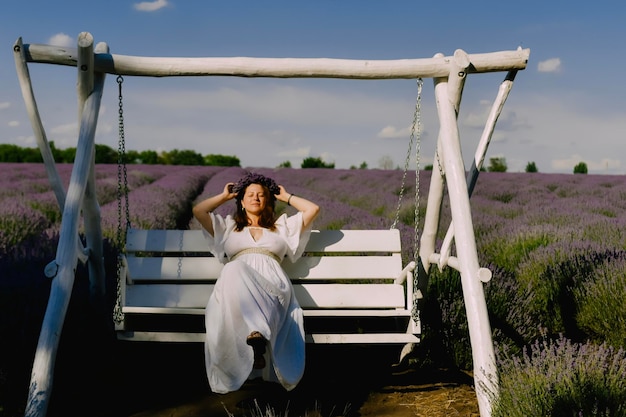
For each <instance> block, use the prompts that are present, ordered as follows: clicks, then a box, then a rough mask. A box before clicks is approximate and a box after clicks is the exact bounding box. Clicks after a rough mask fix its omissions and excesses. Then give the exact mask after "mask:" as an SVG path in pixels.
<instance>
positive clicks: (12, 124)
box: [7, 120, 20, 127]
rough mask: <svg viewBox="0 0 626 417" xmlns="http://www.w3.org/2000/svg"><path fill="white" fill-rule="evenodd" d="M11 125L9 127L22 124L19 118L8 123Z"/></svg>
mask: <svg viewBox="0 0 626 417" xmlns="http://www.w3.org/2000/svg"><path fill="white" fill-rule="evenodd" d="M7 124H8V125H9V127H18V126H19V125H20V122H19V121H17V120H11V121H10V122H9V123H7Z"/></svg>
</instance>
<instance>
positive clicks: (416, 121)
mask: <svg viewBox="0 0 626 417" xmlns="http://www.w3.org/2000/svg"><path fill="white" fill-rule="evenodd" d="M422 85H423V80H422V79H419V80H418V88H417V91H418V93H417V96H418V100H417V102H416V104H415V116H414V118H413V127H412V132H411V134H412V135H414V136H415V134H414V131H415V129H416V128H417V137H416V141H415V201H414V203H415V212H414V214H413V215H414V219H415V222H414V225H413V260H414V261H415V262H417V261H418V259H419V253H418V252H419V224H420V213H419V208H420V153H421V152H420V147H421V138H422V116H421V115H422V108H421V107H422V101H421V96H422ZM418 291H419V290H418V274H417V273H416V272H415V271H414V272H413V308H412V309H411V318H412V319H413V322H414V323H415V324H419V322H420V311H419V308H418V300H419V298H418V296H417V294H418Z"/></svg>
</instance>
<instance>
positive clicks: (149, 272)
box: [126, 254, 402, 282]
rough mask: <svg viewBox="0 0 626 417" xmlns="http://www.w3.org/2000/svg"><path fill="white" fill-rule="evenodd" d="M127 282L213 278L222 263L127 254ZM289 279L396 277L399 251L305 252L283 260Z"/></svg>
mask: <svg viewBox="0 0 626 417" xmlns="http://www.w3.org/2000/svg"><path fill="white" fill-rule="evenodd" d="M126 259H127V262H128V279H129V282H138V281H146V280H148V281H215V280H216V279H217V278H218V277H219V274H220V272H221V270H222V267H223V265H222V264H221V263H220V262H219V261H218V260H217V259H215V258H206V257H166V258H162V257H154V258H153V257H135V256H132V255H128V256H127V258H126ZM283 267H284V269H285V271H286V272H287V275H288V276H289V277H290V278H292V279H304V278H306V279H333V280H335V279H339V280H340V279H352V280H354V279H396V278H397V277H398V276H399V275H400V272H402V258H401V256H400V254H393V255H392V256H323V257H319V256H308V257H304V258H300V259H299V260H298V261H297V262H296V263H293V264H292V263H290V262H287V261H284V265H283Z"/></svg>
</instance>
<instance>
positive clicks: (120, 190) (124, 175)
mask: <svg viewBox="0 0 626 417" xmlns="http://www.w3.org/2000/svg"><path fill="white" fill-rule="evenodd" d="M123 82H124V78H123V77H122V76H121V75H118V76H117V84H118V99H119V101H118V135H119V142H118V148H117V235H116V239H117V241H116V245H117V250H118V251H119V255H118V257H117V289H116V298H115V306H114V307H113V320H114V321H115V323H117V324H120V323H122V322H123V321H124V313H123V312H122V278H123V277H122V269H123V268H124V267H125V265H124V255H123V251H124V250H125V246H126V231H127V230H128V228H129V227H130V212H129V206H128V172H127V170H126V138H125V133H124V107H123V100H122V83H123ZM122 197H124V207H125V209H126V212H125V214H126V219H125V223H122ZM122 224H124V227H123V228H122Z"/></svg>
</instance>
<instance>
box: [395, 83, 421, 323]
mask: <svg viewBox="0 0 626 417" xmlns="http://www.w3.org/2000/svg"><path fill="white" fill-rule="evenodd" d="M423 85H424V81H423V80H422V79H421V78H418V79H417V98H416V99H415V112H414V113H413V123H412V124H411V136H410V139H409V148H408V149H407V152H406V159H405V160H404V172H403V174H402V183H401V186H400V195H399V196H398V205H397V207H396V215H395V219H394V221H393V224H392V225H391V229H395V228H396V227H397V225H398V222H399V221H400V209H401V208H402V198H403V197H404V192H405V183H406V175H407V172H408V170H409V164H410V163H411V151H412V149H413V144H414V143H415V200H414V205H415V206H414V212H413V219H414V223H413V260H415V262H417V261H418V257H419V249H418V248H419V223H420V215H419V207H420V175H419V170H420V169H419V167H420V147H421V134H422V87H423ZM418 291H419V290H418V274H417V273H416V272H413V294H412V296H413V300H412V301H413V305H412V308H411V318H412V319H413V321H414V322H415V324H419V322H420V311H419V306H418V302H419V297H418Z"/></svg>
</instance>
